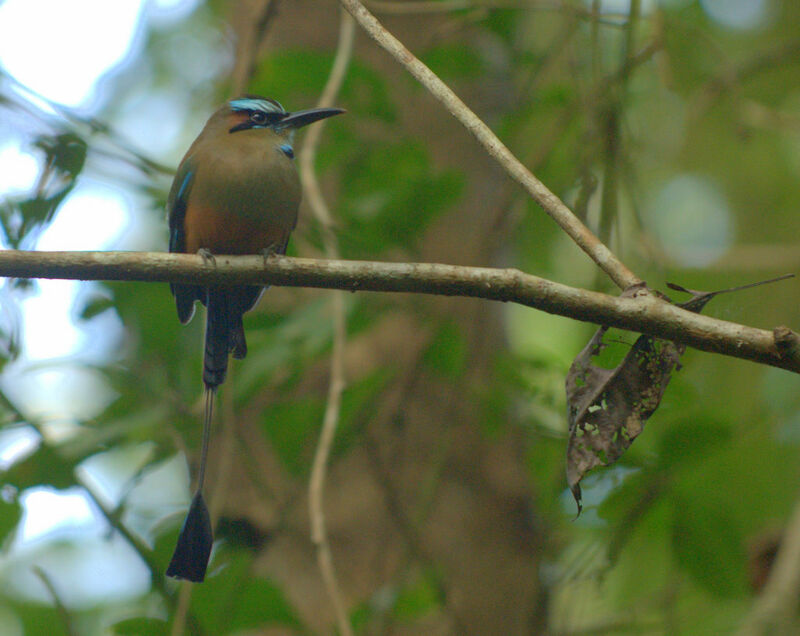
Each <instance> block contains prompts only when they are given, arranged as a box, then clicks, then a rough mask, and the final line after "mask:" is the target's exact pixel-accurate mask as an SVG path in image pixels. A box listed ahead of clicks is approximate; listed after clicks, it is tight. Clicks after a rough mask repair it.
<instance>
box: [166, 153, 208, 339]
mask: <svg viewBox="0 0 800 636" xmlns="http://www.w3.org/2000/svg"><path fill="white" fill-rule="evenodd" d="M194 175H195V170H194V167H193V165H192V161H191V158H189V157H187V158H186V159H184V160H183V161H182V162H181V165H180V166H179V167H178V173H177V174H176V175H175V179H174V181H173V182H172V188H171V189H170V191H169V196H168V197H167V214H168V219H169V251H170V252H185V251H186V230H185V228H184V221H185V219H186V206H187V205H188V201H189V194H190V192H191V190H192V183H193V182H194ZM169 288H170V290H171V291H172V295H173V296H174V297H175V305H176V306H177V308H178V318H179V319H180V321H181V322H182V323H184V324H186V323H187V322H189V321H190V320H191V319H192V315H193V314H194V301H195V300H202V298H203V290H202V288H201V287H198V286H197V285H185V284H181V283H170V286H169Z"/></svg>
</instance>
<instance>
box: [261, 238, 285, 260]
mask: <svg viewBox="0 0 800 636" xmlns="http://www.w3.org/2000/svg"><path fill="white" fill-rule="evenodd" d="M280 247H281V246H280V243H270V244H269V245H267V246H266V247H265V248H264V249H263V250H261V258H263V259H264V265H266V264H267V263H268V262H269V261H270V259H272V258H275V257H276V256H280V255H281V252H280Z"/></svg>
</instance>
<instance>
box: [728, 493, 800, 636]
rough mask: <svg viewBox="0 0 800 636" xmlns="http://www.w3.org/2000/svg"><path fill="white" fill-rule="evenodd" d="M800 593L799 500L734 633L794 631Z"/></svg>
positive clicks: (747, 635) (755, 635)
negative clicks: (759, 589)
mask: <svg viewBox="0 0 800 636" xmlns="http://www.w3.org/2000/svg"><path fill="white" fill-rule="evenodd" d="M799 594H800V499H798V500H797V501H796V502H795V506H794V512H792V516H791V518H790V519H789V522H788V524H787V526H786V529H785V531H784V533H783V538H782V540H781V545H780V548H779V549H778V555H777V557H776V559H775V562H774V564H773V565H772V569H771V571H770V576H769V579H767V583H766V585H765V586H764V589H763V591H762V592H761V595H760V596H759V597H758V598H757V599H756V601H755V602H754V603H753V607H752V609H751V610H750V613H749V614H748V615H747V616H746V617H745V619H744V621H743V622H742V625H741V627H740V628H739V631H738V632H737V634H738V635H739V636H767V634H794V633H796V631H795V630H796V628H797V624H796V622H797V618H796V617H797V598H798V595H799Z"/></svg>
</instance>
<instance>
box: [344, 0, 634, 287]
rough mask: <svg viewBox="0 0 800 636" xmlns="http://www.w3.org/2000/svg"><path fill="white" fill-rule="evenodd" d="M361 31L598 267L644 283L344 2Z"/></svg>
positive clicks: (617, 278)
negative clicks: (458, 125)
mask: <svg viewBox="0 0 800 636" xmlns="http://www.w3.org/2000/svg"><path fill="white" fill-rule="evenodd" d="M340 1H341V3H342V6H344V7H345V8H346V9H347V10H348V11H349V12H350V13H351V14H352V16H353V17H354V18H355V19H356V21H357V22H358V23H359V24H360V25H361V27H362V28H363V29H364V30H365V31H366V32H367V33H368V34H369V36H370V37H371V38H373V39H374V40H375V41H376V42H377V43H378V44H380V45H381V46H382V47H383V48H384V49H386V51H388V52H389V53H390V54H391V55H392V56H393V57H394V58H395V59H396V60H397V61H398V62H400V64H402V65H403V66H404V67H405V68H406V70H408V72H409V73H411V75H413V76H414V77H415V78H416V79H417V80H418V81H419V82H420V84H422V85H423V86H424V87H425V88H427V89H428V91H429V92H430V93H431V95H433V96H434V97H435V98H436V99H438V100H439V101H440V102H441V103H442V105H443V106H444V107H445V108H446V109H447V110H448V111H449V112H450V114H451V115H453V117H455V118H456V119H458V121H460V122H461V123H462V124H463V125H464V127H465V128H466V129H467V130H468V131H469V132H470V133H472V135H473V136H474V137H475V138H476V139H477V140H478V141H479V142H480V144H481V145H482V146H483V147H484V148H485V149H486V151H487V152H488V153H489V155H490V156H491V157H492V158H493V159H495V160H496V161H497V162H498V163H499V164H500V165H501V166H502V168H503V169H504V170H505V171H506V172H507V173H508V175H509V176H510V177H511V178H512V179H514V180H515V181H517V183H519V184H520V185H521V186H522V187H523V188H525V190H527V192H528V194H530V196H531V198H532V199H533V200H534V201H536V203H538V204H539V205H540V206H541V207H542V208H543V209H544V211H545V212H547V214H549V215H550V217H552V219H553V220H554V221H555V222H556V223H558V225H559V226H560V227H561V229H563V230H564V231H565V232H566V233H567V234H568V235H569V236H570V238H572V240H573V241H575V243H577V244H578V246H579V247H580V248H581V249H582V250H583V251H584V252H586V254H588V255H589V257H590V258H591V259H592V260H593V261H594V262H595V263H597V265H598V266H599V267H600V269H602V270H603V271H604V272H606V274H608V276H609V277H610V278H611V279H612V280H613V281H614V282H615V283H616V284H617V286H619V287H620V288H621V289H625V288H626V287H629V286H630V285H633V284H635V283H638V282H641V281H640V280H639V278H638V277H637V276H636V275H635V274H634V273H633V272H632V271H631V270H629V269H628V268H627V266H626V265H625V264H624V263H623V262H622V261H620V260H619V259H618V258H617V257H616V255H615V254H614V253H613V252H612V251H611V250H609V249H608V247H606V246H605V245H604V244H603V243H602V242H601V241H600V239H598V238H597V237H596V236H595V235H594V234H593V233H592V232H591V230H589V228H588V227H586V226H585V225H584V224H583V223H582V222H581V221H580V219H578V217H576V216H575V215H574V214H573V213H572V211H571V210H570V209H569V208H568V207H567V206H566V205H565V204H564V202H563V201H561V199H559V198H558V197H557V196H556V195H555V194H553V192H551V191H550V190H549V189H548V188H547V186H545V185H544V184H543V183H542V182H541V181H539V179H537V178H536V177H535V176H534V175H533V173H531V171H530V170H528V169H527V168H526V167H525V166H524V165H523V164H522V162H520V160H519V159H517V158H516V157H515V156H514V154H513V153H512V152H511V151H510V150H509V149H508V148H507V147H506V146H505V144H503V142H502V141H500V139H498V137H497V135H495V134H494V133H493V132H492V131H491V129H490V128H489V127H488V126H487V125H486V124H485V123H484V122H483V121H482V120H481V119H480V118H479V117H478V116H477V115H476V114H475V113H473V112H472V111H471V110H470V109H469V108H468V107H467V105H466V104H465V103H464V102H462V101H461V99H460V98H459V97H458V96H457V95H456V94H455V93H454V92H453V91H452V90H451V89H450V87H448V86H447V84H445V83H444V82H443V81H442V80H440V79H439V77H438V76H437V75H436V74H435V73H434V72H433V71H431V70H430V69H429V68H428V67H427V66H425V64H423V63H422V62H421V61H420V60H419V59H417V58H416V57H415V56H414V54H413V53H411V51H409V50H408V49H407V48H406V47H405V46H404V45H403V43H402V42H400V40H398V39H397V38H396V37H394V36H393V35H392V34H391V33H389V32H388V31H387V30H386V29H385V28H384V27H383V25H382V24H381V23H380V22H378V20H377V19H376V18H375V16H374V15H372V14H371V13H370V12H369V11H368V10H367V9H366V7H364V5H363V4H361V2H359V1H358V0H340Z"/></svg>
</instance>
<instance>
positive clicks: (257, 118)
mask: <svg viewBox="0 0 800 636" xmlns="http://www.w3.org/2000/svg"><path fill="white" fill-rule="evenodd" d="M250 121H251V122H253V123H254V124H265V123H267V115H266V113H262V112H261V111H260V110H255V111H253V112H252V113H250Z"/></svg>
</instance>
